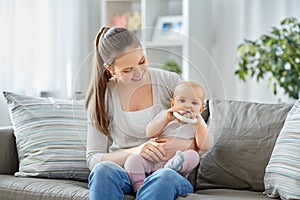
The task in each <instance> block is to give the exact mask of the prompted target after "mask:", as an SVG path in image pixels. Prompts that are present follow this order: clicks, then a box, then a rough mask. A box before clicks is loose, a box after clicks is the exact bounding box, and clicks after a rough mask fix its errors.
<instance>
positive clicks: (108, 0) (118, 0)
mask: <svg viewBox="0 0 300 200" xmlns="http://www.w3.org/2000/svg"><path fill="white" fill-rule="evenodd" d="M106 1H107V2H121V3H123V2H129V3H131V2H140V0H106Z"/></svg>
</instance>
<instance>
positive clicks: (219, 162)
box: [0, 93, 293, 200]
mask: <svg viewBox="0 0 300 200" xmlns="http://www.w3.org/2000/svg"><path fill="white" fill-rule="evenodd" d="M10 95H12V94H11V93H7V94H6V98H7V99H8V96H10ZM18 102H20V100H18ZM9 103H11V101H9V100H8V104H9ZM26 105H28V104H26ZM56 105H57V104H56ZM13 106H16V105H13ZM292 106H293V105H290V104H263V103H253V102H241V101H230V100H218V99H211V100H209V101H208V103H207V108H206V110H205V111H204V113H203V117H204V118H205V120H206V121H207V123H208V126H209V127H208V130H209V133H210V134H211V135H212V137H213V146H212V148H211V149H210V150H209V151H208V152H206V153H205V154H203V155H201V159H200V164H199V165H198V167H197V168H196V169H195V170H194V171H193V172H192V173H191V174H190V176H189V181H190V182H191V183H192V184H193V186H194V188H195V192H194V193H192V194H188V195H186V196H182V197H178V198H177V199H178V200H185V199H186V200H193V199H195V200H196V199H205V200H219V199H220V200H234V199H236V200H240V199H248V200H260V199H270V198H269V197H267V196H266V195H265V194H264V191H265V185H264V176H265V169H266V166H267V165H268V162H269V160H270V157H271V154H272V151H273V148H274V145H275V142H276V139H277V137H278V135H279V133H280V131H281V129H282V127H283V125H284V122H285V119H286V117H287V115H288V113H289V111H290V110H291V108H292ZM57 107H58V106H57ZM15 109H16V107H13V108H11V111H14V110H15ZM10 114H12V112H11V113H10ZM12 120H15V119H14V118H12ZM13 124H14V122H13ZM16 128H17V125H16V124H14V126H13V127H2V128H0V200H35V199H36V200H38V199H41V200H58V199H63V200H69V199H70V200H71V199H72V200H84V199H89V190H88V185H87V180H86V178H85V179H81V180H76V179H74V178H72V177H71V178H55V177H54V178H53V177H47V176H39V175H35V174H33V175H32V174H31V175H30V174H29V175H28V174H27V175H26V174H25V175H24V173H23V174H22V173H21V174H20V173H18V171H19V170H20V169H21V168H19V167H20V166H19V165H20V163H19V162H20V161H19V159H20V155H18V151H19V149H18V148H19V147H18V148H16V141H18V140H16V135H15V134H14V131H16ZM17 131H18V132H20V130H17ZM17 137H19V135H17ZM18 142H19V141H18ZM41 167H42V166H41ZM22 170H23V169H22ZM16 172H17V173H16ZM103 199H105V198H104V197H103ZM124 199H134V197H133V196H130V195H126V196H125V197H124Z"/></svg>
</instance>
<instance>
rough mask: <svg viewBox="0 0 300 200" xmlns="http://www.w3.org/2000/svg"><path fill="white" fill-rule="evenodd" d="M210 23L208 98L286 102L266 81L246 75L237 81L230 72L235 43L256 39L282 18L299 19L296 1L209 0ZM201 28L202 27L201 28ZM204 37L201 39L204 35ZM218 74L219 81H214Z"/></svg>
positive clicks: (234, 66) (233, 67)
mask: <svg viewBox="0 0 300 200" xmlns="http://www.w3.org/2000/svg"><path fill="white" fill-rule="evenodd" d="M209 4H210V5H207V6H211V7H210V8H211V18H210V19H211V23H212V27H213V29H211V30H210V31H211V32H208V33H207V34H209V35H212V36H209V37H207V38H211V37H212V47H211V48H210V49H211V52H210V53H211V56H212V59H213V61H214V62H215V64H216V66H212V70H211V71H210V73H209V74H206V75H207V76H208V77H209V78H208V79H209V80H210V81H209V87H210V91H212V94H211V97H217V98H226V99H235V100H242V101H256V102H266V103H277V102H279V101H284V102H290V99H288V98H287V97H286V95H284V94H283V92H282V91H279V94H278V95H276V96H275V95H274V94H273V90H272V88H268V83H267V80H265V81H260V82H259V83H257V82H256V80H255V79H254V78H253V79H252V78H250V77H248V78H247V81H246V82H243V81H240V80H239V79H238V77H237V76H236V75H234V71H235V70H236V69H237V67H238V64H237V63H238V61H237V59H238V57H237V56H238V55H237V46H238V44H240V43H242V42H243V40H244V39H245V38H247V39H257V38H258V37H260V35H261V34H263V33H268V31H270V28H271V27H272V26H277V25H279V23H280V21H281V20H282V19H284V18H286V17H291V16H292V17H297V18H298V19H299V20H300V12H299V10H300V1H298V0H212V1H210V2H209ZM204 28H205V27H204ZM204 39H205V38H204ZM217 73H219V74H220V77H221V79H222V81H218V82H217V81H216V74H217Z"/></svg>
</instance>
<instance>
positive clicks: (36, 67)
mask: <svg viewBox="0 0 300 200" xmlns="http://www.w3.org/2000/svg"><path fill="white" fill-rule="evenodd" d="M99 10H100V1H96V0H89V1H82V0H63V1H61V0H43V1H40V0H1V1H0V25H1V27H2V29H1V32H0V56H1V58H0V90H1V91H4V90H6V91H13V92H16V93H20V94H26V95H31V96H40V95H41V94H42V95H45V96H47V95H51V96H55V97H59V98H71V97H72V95H73V93H74V92H75V91H76V88H75V85H78V82H82V81H81V80H80V79H78V73H80V72H82V71H83V70H82V67H83V65H86V64H87V62H88V61H87V59H88V60H89V61H90V55H91V54H90V53H91V49H92V43H93V40H94V37H95V35H96V33H97V31H98V30H99V28H100V26H101V24H100V13H99ZM84 67H85V66H84ZM79 89H80V88H79ZM0 110H1V113H0V119H1V120H0V126H3V125H9V119H8V113H7V107H6V104H5V100H4V98H3V96H2V94H1V95H0ZM3 119H4V120H3Z"/></svg>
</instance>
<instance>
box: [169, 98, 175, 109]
mask: <svg viewBox="0 0 300 200" xmlns="http://www.w3.org/2000/svg"><path fill="white" fill-rule="evenodd" d="M170 106H171V107H173V106H174V99H173V98H170Z"/></svg>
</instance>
